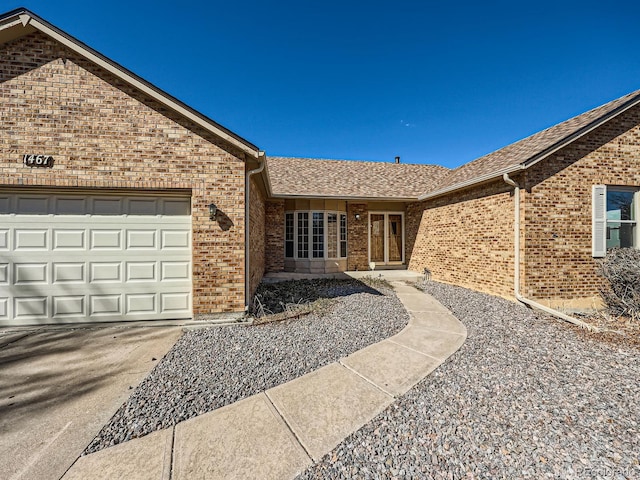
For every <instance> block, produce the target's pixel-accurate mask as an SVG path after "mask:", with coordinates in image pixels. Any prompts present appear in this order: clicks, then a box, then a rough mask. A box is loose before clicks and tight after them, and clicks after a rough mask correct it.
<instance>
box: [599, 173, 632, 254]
mask: <svg viewBox="0 0 640 480" xmlns="http://www.w3.org/2000/svg"><path fill="white" fill-rule="evenodd" d="M639 202H640V189H638V188H635V187H613V186H606V185H594V186H593V193H592V205H593V222H592V224H593V229H592V232H593V256H594V257H604V256H605V255H606V253H607V250H610V249H612V248H631V247H635V248H638V246H639V245H640V241H639V236H640V231H639V229H638V227H637V211H638V205H639Z"/></svg>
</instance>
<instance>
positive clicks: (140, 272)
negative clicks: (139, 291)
mask: <svg viewBox="0 0 640 480" xmlns="http://www.w3.org/2000/svg"><path fill="white" fill-rule="evenodd" d="M156 280H157V277H156V262H127V281H128V282H149V281H150V282H155V281H156Z"/></svg>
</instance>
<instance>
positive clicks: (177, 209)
mask: <svg viewBox="0 0 640 480" xmlns="http://www.w3.org/2000/svg"><path fill="white" fill-rule="evenodd" d="M162 202H163V205H162V215H177V216H186V215H191V199H190V198H184V199H183V198H180V199H178V198H176V199H164V200H163V201H162Z"/></svg>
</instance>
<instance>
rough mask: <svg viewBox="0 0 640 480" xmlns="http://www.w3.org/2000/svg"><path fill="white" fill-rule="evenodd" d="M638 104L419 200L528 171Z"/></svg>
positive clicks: (634, 102) (638, 100)
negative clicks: (509, 163) (516, 161)
mask: <svg viewBox="0 0 640 480" xmlns="http://www.w3.org/2000/svg"><path fill="white" fill-rule="evenodd" d="M638 104H640V94H639V95H637V96H636V97H635V98H634V99H632V100H629V101H628V102H627V103H625V104H622V105H621V106H620V107H618V108H616V109H614V110H612V111H611V112H609V113H608V114H606V115H604V116H602V117H600V118H599V119H597V120H595V121H594V122H593V123H592V124H591V125H587V126H586V127H583V128H582V129H581V130H578V131H577V132H575V133H573V134H571V135H569V136H567V137H565V138H563V139H562V140H560V141H559V142H557V143H556V144H555V145H552V146H551V147H549V148H548V149H547V150H543V151H542V152H540V153H537V154H536V155H533V156H532V157H530V158H528V159H527V160H525V161H524V162H522V163H519V164H516V165H512V166H510V167H506V168H503V169H501V170H496V171H493V172H489V173H486V174H484V175H480V176H479V177H475V178H472V179H470V180H467V181H464V182H460V183H456V184H454V185H451V186H449V187H446V188H442V189H440V190H436V191H435V192H431V193H427V194H424V195H420V196H419V197H418V200H420V201H421V200H427V199H430V198H434V197H439V196H442V195H445V194H447V193H451V192H453V191H456V190H462V189H465V188H467V187H471V186H473V185H476V184H480V183H485V182H488V181H490V180H493V179H497V178H500V177H502V175H504V174H505V173H507V174H510V173H515V172H518V171H521V170H526V169H528V168H529V167H532V166H533V165H535V164H537V163H538V162H541V161H542V160H544V159H545V158H547V157H549V156H550V155H553V154H554V153H555V152H557V151H558V150H560V149H562V148H564V147H566V146H567V145H569V144H571V143H573V142H574V141H576V140H578V139H579V138H581V137H583V136H585V135H586V134H588V133H590V132H592V131H593V130H595V129H596V128H598V127H600V126H601V125H603V124H604V123H607V122H608V121H609V120H611V119H613V118H615V117H617V116H618V115H620V114H621V113H624V112H626V111H627V110H629V109H630V108H632V107H635V106H636V105H638Z"/></svg>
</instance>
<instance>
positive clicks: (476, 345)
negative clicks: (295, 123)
mask: <svg viewBox="0 0 640 480" xmlns="http://www.w3.org/2000/svg"><path fill="white" fill-rule="evenodd" d="M422 288H424V290H425V291H427V293H430V294H431V295H433V296H434V297H435V298H437V299H438V300H439V301H440V302H441V303H443V304H444V305H445V306H447V307H448V308H449V309H451V310H452V312H453V313H454V314H455V315H456V317H457V318H458V319H460V320H461V321H462V322H463V323H464V324H465V325H466V326H467V329H468V338H467V341H466V342H465V344H464V345H463V346H462V347H461V349H460V350H459V351H458V352H456V353H455V354H454V355H453V356H452V357H450V358H449V359H448V360H447V361H446V362H445V363H444V364H443V365H441V366H440V367H439V368H438V369H436V370H435V371H434V372H433V374H431V375H430V376H429V377H427V378H425V379H424V380H423V381H422V382H420V383H419V384H418V385H417V386H416V387H414V388H413V389H412V390H410V391H409V392H408V393H407V394H405V395H404V396H402V397H400V398H399V399H397V400H396V401H395V402H394V403H393V404H392V405H390V406H389V407H388V408H387V409H386V410H385V411H384V412H382V413H381V414H380V415H379V416H377V417H376V418H375V419H374V420H373V421H372V422H370V423H369V424H367V425H366V426H364V427H363V428H362V429H360V430H359V431H357V432H355V433H354V434H353V435H351V436H349V437H348V438H347V439H345V440H344V441H343V442H342V443H341V444H340V445H338V446H337V447H336V448H335V449H334V450H333V451H332V452H330V453H329V454H327V455H326V456H325V457H324V458H322V459H321V460H320V462H319V463H317V464H316V465H314V466H312V467H310V468H309V469H308V470H307V471H305V472H304V473H303V474H301V475H300V476H299V478H300V479H310V478H322V479H325V478H328V479H337V478H365V479H367V478H403V479H423V478H427V479H429V478H433V479H459V478H507V479H512V478H533V479H542V478H580V479H590V478H611V479H626V478H629V479H631V478H640V467H639V464H640V425H639V422H640V384H639V383H638V379H639V378H640V349H638V348H637V347H634V346H632V345H627V344H617V345H616V344H612V343H609V342H605V341H603V340H602V339H600V338H598V337H596V336H589V335H588V334H585V332H584V331H581V330H579V329H577V328H576V327H574V326H571V325H569V324H567V323H563V322H561V321H558V320H555V319H552V318H549V317H546V316H543V315H537V314H536V313H534V312H533V311H531V310H529V309H527V308H526V307H524V306H521V305H519V304H516V303H512V302H510V301H507V300H504V299H500V298H497V297H492V296H489V295H485V294H481V293H477V292H473V291H470V290H466V289H463V288H459V287H454V286H450V285H443V284H439V283H436V282H426V283H425V284H423V285H422Z"/></svg>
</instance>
